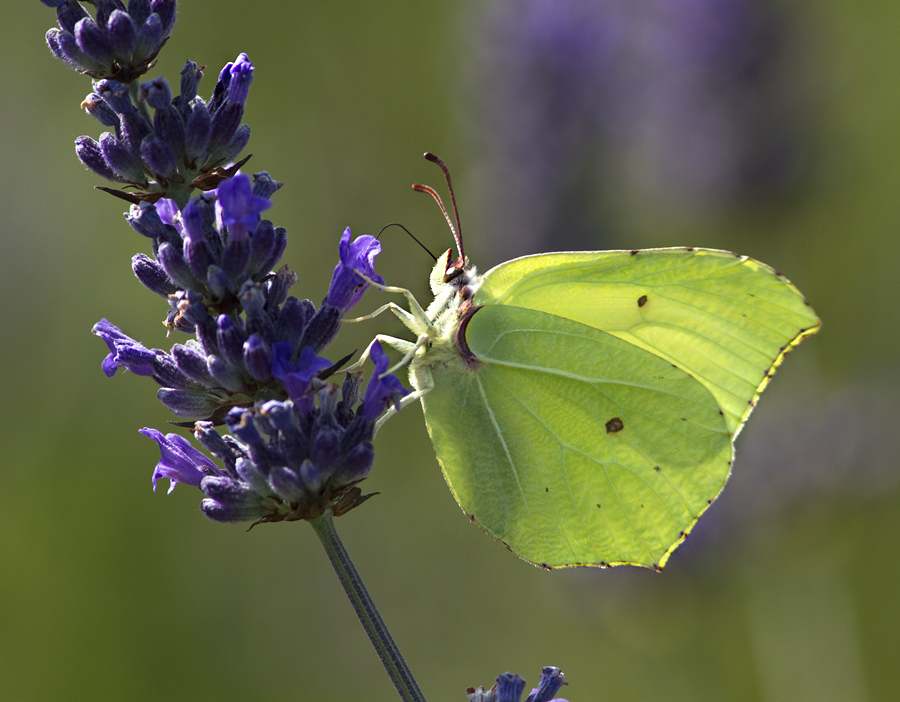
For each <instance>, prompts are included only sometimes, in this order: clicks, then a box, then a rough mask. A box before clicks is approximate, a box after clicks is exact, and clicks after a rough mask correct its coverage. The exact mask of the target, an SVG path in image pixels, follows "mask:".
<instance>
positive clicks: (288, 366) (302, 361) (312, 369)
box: [272, 341, 331, 402]
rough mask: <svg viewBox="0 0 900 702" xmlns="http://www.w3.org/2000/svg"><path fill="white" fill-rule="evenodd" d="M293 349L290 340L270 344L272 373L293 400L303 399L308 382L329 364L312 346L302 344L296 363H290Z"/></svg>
mask: <svg viewBox="0 0 900 702" xmlns="http://www.w3.org/2000/svg"><path fill="white" fill-rule="evenodd" d="M292 353H293V349H292V347H291V344H290V342H287V341H277V342H275V343H274V344H272V375H274V376H275V377H276V378H279V379H280V380H281V381H282V382H283V383H284V388H285V390H287V393H288V395H289V396H290V398H291V399H292V400H294V402H299V401H300V400H302V399H303V396H304V395H305V394H306V391H307V389H308V388H309V382H310V381H311V380H312V378H313V376H314V375H315V374H316V373H318V372H319V371H320V370H324V369H325V368H328V367H329V366H330V365H331V361H329V360H328V359H327V358H322V357H320V356H317V355H316V352H315V350H314V349H313V348H312V346H304V347H303V349H302V350H301V351H300V356H299V358H297V361H296V363H291V355H292Z"/></svg>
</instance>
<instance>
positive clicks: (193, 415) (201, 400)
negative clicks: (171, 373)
mask: <svg viewBox="0 0 900 702" xmlns="http://www.w3.org/2000/svg"><path fill="white" fill-rule="evenodd" d="M156 396H157V397H158V398H159V400H160V402H162V403H163V404H164V405H165V406H166V407H168V408H169V411H170V412H172V414H174V415H176V416H178V417H184V418H185V419H206V418H207V417H209V416H211V415H212V413H213V412H215V411H216V409H217V408H218V405H217V404H216V403H215V402H214V401H213V400H212V398H211V397H210V395H209V393H206V392H202V391H197V390H182V389H180V388H177V389H176V388H160V389H159V390H158V391H157V393H156Z"/></svg>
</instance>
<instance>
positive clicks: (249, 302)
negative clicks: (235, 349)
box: [239, 283, 275, 340]
mask: <svg viewBox="0 0 900 702" xmlns="http://www.w3.org/2000/svg"><path fill="white" fill-rule="evenodd" d="M239 297H240V300H241V306H242V307H243V308H244V313H245V314H246V315H247V334H259V335H260V336H261V337H262V338H263V339H268V340H274V339H275V323H274V322H273V321H272V318H271V317H270V316H269V313H268V312H267V311H266V296H265V295H264V294H263V291H262V290H261V289H260V288H259V286H258V285H254V284H252V283H247V284H245V285H244V287H243V288H242V289H241V292H240V294H239Z"/></svg>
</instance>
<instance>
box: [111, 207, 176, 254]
mask: <svg viewBox="0 0 900 702" xmlns="http://www.w3.org/2000/svg"><path fill="white" fill-rule="evenodd" d="M125 220H126V221H127V222H128V224H130V225H131V228H132V229H134V231H136V232H137V233H138V234H140V235H141V236H145V237H147V238H148V239H153V240H156V241H159V243H160V245H161V244H162V243H163V242H166V241H168V242H169V243H172V242H173V241H175V242H176V243H177V244H178V246H177V247H176V248H181V237H180V236H179V235H178V233H177V232H174V231H173V232H171V233H170V232H169V227H170V226H171V225H167V224H166V223H165V222H163V221H162V219H161V218H160V216H159V212H158V211H157V209H156V206H155V205H152V204H151V203H149V202H142V203H140V204H138V205H132V206H131V208H130V209H129V210H128V212H127V213H126V214H125Z"/></svg>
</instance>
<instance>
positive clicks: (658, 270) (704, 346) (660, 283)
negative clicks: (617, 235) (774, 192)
mask: <svg viewBox="0 0 900 702" xmlns="http://www.w3.org/2000/svg"><path fill="white" fill-rule="evenodd" d="M474 302H475V304H476V305H487V306H495V305H511V306H516V307H524V308H528V309H532V310H538V311H543V312H549V313H551V314H554V315H559V316H563V317H566V318H568V319H571V320H574V321H577V322H581V323H583V324H586V325H589V326H591V327H594V328H596V329H600V330H603V331H607V332H609V333H610V334H614V335H615V336H617V337H619V338H620V339H622V340H624V341H626V342H628V343H630V344H633V345H635V346H638V347H640V348H642V349H645V350H647V351H649V352H651V353H652V354H654V355H656V356H658V357H660V358H663V359H665V360H667V361H669V362H671V363H673V364H675V365H676V366H678V367H679V368H681V369H682V370H684V371H686V372H687V373H688V374H690V375H691V376H693V377H695V378H697V379H698V380H699V381H700V382H701V383H703V384H704V386H705V387H706V388H707V389H708V390H709V391H710V392H711V393H712V395H713V396H714V397H715V399H716V402H717V403H718V405H719V406H720V407H721V409H722V410H723V412H724V413H725V417H726V423H727V426H728V429H729V430H730V431H731V432H732V433H733V434H736V433H737V432H738V431H739V430H740V427H741V425H742V424H743V422H744V421H745V420H746V418H747V416H748V415H749V413H750V410H751V409H752V407H753V404H754V403H755V401H756V398H757V397H758V396H759V393H760V392H761V391H762V389H763V387H765V385H766V383H767V382H768V379H769V377H770V376H771V373H772V371H773V370H774V368H775V367H776V366H777V365H778V364H779V363H780V362H781V360H782V358H783V357H784V355H785V354H786V353H787V351H789V350H790V349H791V348H792V347H793V346H794V345H796V344H797V343H799V341H800V340H801V339H803V338H804V337H805V336H807V335H809V334H811V333H813V332H815V331H816V330H817V329H818V327H819V320H818V318H817V317H816V315H815V314H814V313H813V311H812V309H810V307H809V306H808V305H807V304H806V301H805V300H804V299H803V296H802V295H801V294H800V293H799V292H798V291H797V289H796V288H795V287H794V286H793V285H792V284H791V283H790V282H789V281H788V280H787V279H785V278H784V277H782V276H780V275H778V274H777V273H776V272H775V271H773V270H772V269H771V268H769V267H768V266H765V265H763V264H761V263H759V262H757V261H754V260H752V259H749V258H746V257H743V256H737V255H735V254H732V253H729V252H725V251H713V250H709V249H645V250H641V251H601V252H582V253H556V254H541V255H537V256H526V257H523V258H519V259H514V260H512V261H508V262H506V263H503V264H501V265H499V266H497V267H496V268H494V269H492V270H490V271H488V273H487V274H485V276H484V280H483V282H482V285H481V288H480V289H479V290H478V292H477V293H476V296H475V300H474Z"/></svg>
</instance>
